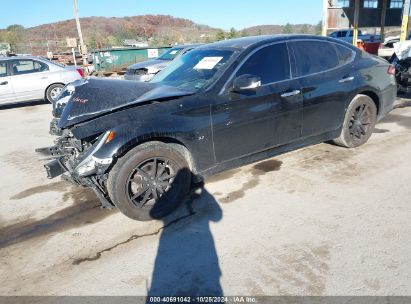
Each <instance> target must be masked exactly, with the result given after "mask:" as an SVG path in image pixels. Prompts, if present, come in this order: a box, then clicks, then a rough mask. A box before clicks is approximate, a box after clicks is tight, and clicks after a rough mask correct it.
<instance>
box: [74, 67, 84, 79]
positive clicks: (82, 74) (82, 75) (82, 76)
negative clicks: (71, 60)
mask: <svg viewBox="0 0 411 304" xmlns="http://www.w3.org/2000/svg"><path fill="white" fill-rule="evenodd" d="M76 70H77V72H78V73H79V74H80V76H81V78H84V71H83V69H76Z"/></svg>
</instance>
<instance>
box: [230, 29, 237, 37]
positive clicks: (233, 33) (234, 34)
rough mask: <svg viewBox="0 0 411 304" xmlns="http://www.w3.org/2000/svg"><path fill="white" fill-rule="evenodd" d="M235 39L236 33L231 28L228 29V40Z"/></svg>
mask: <svg viewBox="0 0 411 304" xmlns="http://www.w3.org/2000/svg"><path fill="white" fill-rule="evenodd" d="M235 37H237V31H236V30H235V28H233V27H232V28H231V29H230V33H228V39H233V38H235Z"/></svg>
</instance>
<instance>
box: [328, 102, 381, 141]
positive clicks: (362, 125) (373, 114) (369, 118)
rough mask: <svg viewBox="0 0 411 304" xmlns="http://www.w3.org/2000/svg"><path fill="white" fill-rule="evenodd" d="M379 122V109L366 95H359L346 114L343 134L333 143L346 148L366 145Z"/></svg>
mask: <svg viewBox="0 0 411 304" xmlns="http://www.w3.org/2000/svg"><path fill="white" fill-rule="evenodd" d="M376 122H377V107H376V105H375V103H374V101H373V100H372V99H371V98H370V97H368V96H366V95H361V94H359V95H357V96H356V97H354V99H353V100H352V101H351V103H350V105H349V106H348V109H347V112H346V113H345V118H344V123H343V127H342V130H341V134H340V136H339V137H338V138H336V139H334V140H333V142H334V143H335V144H337V145H339V146H342V147H346V148H356V147H359V146H361V145H363V144H365V143H366V142H367V141H368V139H369V138H370V137H371V135H372V133H373V132H374V128H375V124H376Z"/></svg>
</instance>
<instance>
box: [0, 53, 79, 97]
mask: <svg viewBox="0 0 411 304" xmlns="http://www.w3.org/2000/svg"><path fill="white" fill-rule="evenodd" d="M83 77H84V74H83V71H82V70H81V69H79V68H76V67H65V66H63V65H61V64H58V63H54V62H51V61H48V60H47V59H43V58H38V57H31V56H20V57H5V58H0V104H6V103H16V102H20V101H30V100H40V99H45V100H48V101H49V102H53V101H54V100H56V98H57V96H58V95H59V94H60V92H61V90H62V88H63V87H64V86H65V85H66V84H68V83H70V82H73V81H75V80H78V79H81V78H83Z"/></svg>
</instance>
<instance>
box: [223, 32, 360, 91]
mask: <svg viewBox="0 0 411 304" xmlns="http://www.w3.org/2000/svg"><path fill="white" fill-rule="evenodd" d="M301 41H314V42H323V43H331V44H334V45H339V46H341V47H343V48H346V49H347V50H350V51H351V59H350V60H349V61H347V62H346V63H344V64H338V65H337V66H336V67H334V68H331V69H328V70H324V71H321V72H316V73H311V74H307V75H304V76H298V77H293V71H292V63H291V54H290V53H291V52H292V53H293V57H294V63H295V65H297V59H296V58H295V54H294V51H293V50H292V49H291V48H290V46H289V43H292V42H301ZM280 43H285V44H286V47H287V51H288V60H289V63H290V78H289V79H284V80H280V81H275V82H271V83H266V84H264V85H262V87H264V86H268V85H273V84H277V83H283V82H286V81H290V80H298V79H301V78H305V77H308V76H315V75H317V74H321V73H327V72H331V71H333V70H336V69H339V68H341V67H342V66H345V65H347V64H350V63H352V62H354V60H355V57H356V55H357V53H356V52H355V51H354V50H352V49H351V48H349V47H347V46H345V45H343V44H341V43H337V42H334V41H328V40H321V39H315V38H305V39H295V40H285V41H276V42H272V43H269V44H264V45H262V46H259V47H258V48H256V49H255V50H253V51H252V52H251V53H250V54H248V55H247V57H245V58H244V59H243V60H242V61H241V62H240V64H239V65H238V67H237V68H236V69H235V70H234V72H233V73H232V74H231V75H230V77H229V78H228V80H227V81H226V83H225V84H224V86H223V87H222V89H221V90H220V93H219V94H218V95H223V94H224V93H225V92H226V91H227V89H228V88H227V86H228V84H229V83H230V82H231V81H232V80H233V78H234V77H235V74H236V73H237V72H238V70H240V68H241V67H242V66H243V65H244V63H245V62H246V61H247V60H248V59H249V58H250V57H251V56H252V55H254V54H255V53H256V52H258V51H260V50H261V49H263V48H265V47H269V46H272V45H276V44H280ZM336 52H337V51H336ZM337 57H338V54H337Z"/></svg>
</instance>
